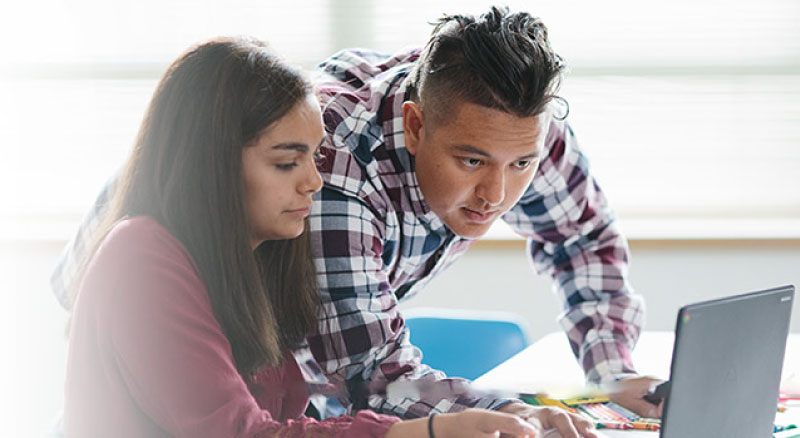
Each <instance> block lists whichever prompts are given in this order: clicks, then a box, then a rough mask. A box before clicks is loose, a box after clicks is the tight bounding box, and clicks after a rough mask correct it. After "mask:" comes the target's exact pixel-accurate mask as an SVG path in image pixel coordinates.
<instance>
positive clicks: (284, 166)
mask: <svg viewBox="0 0 800 438" xmlns="http://www.w3.org/2000/svg"><path fill="white" fill-rule="evenodd" d="M275 167H277V168H278V170H285V171H288V170H292V169H294V168H295V167H297V163H296V162H292V163H285V164H276V165H275Z"/></svg>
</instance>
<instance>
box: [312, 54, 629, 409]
mask: <svg viewBox="0 0 800 438" xmlns="http://www.w3.org/2000/svg"><path fill="white" fill-rule="evenodd" d="M418 54H419V52H418V51H417V50H413V51H409V52H405V53H400V54H397V55H395V56H392V57H388V56H381V55H379V54H376V53H373V52H367V51H343V52H340V53H338V54H336V55H334V56H333V57H332V58H330V59H329V60H327V61H325V62H323V63H322V64H321V65H320V66H319V69H320V70H321V71H322V72H324V73H325V74H326V75H327V76H326V77H325V79H324V80H323V83H322V84H321V85H320V87H319V90H320V94H321V100H322V103H323V107H324V113H323V114H324V116H323V117H324V120H325V126H326V129H327V131H328V133H329V135H328V138H327V139H326V141H325V143H324V144H323V146H322V150H321V153H322V155H323V159H322V161H321V162H320V172H321V174H322V177H323V180H324V181H325V184H324V187H323V189H322V190H321V191H320V193H318V195H317V198H316V202H315V203H314V206H313V207H312V213H311V230H312V239H313V243H314V248H315V251H316V266H317V269H318V270H319V279H320V286H321V293H322V297H323V311H322V315H321V317H320V323H319V326H318V331H317V333H315V334H313V335H312V336H311V337H310V338H309V344H310V346H311V349H312V351H313V353H314V356H315V357H316V358H317V360H318V361H319V363H320V365H321V366H322V368H323V370H324V371H325V373H326V374H327V375H328V377H329V378H330V379H331V380H333V381H334V382H337V383H342V382H346V383H347V384H348V385H349V386H350V387H351V388H352V387H353V386H354V385H360V386H361V387H366V388H369V390H368V391H367V393H366V394H363V395H365V400H358V399H357V397H356V399H355V400H352V401H353V402H355V403H356V406H358V405H359V404H362V403H366V404H368V405H369V407H371V408H372V409H375V410H377V411H380V412H387V413H393V414H395V415H399V416H402V417H407V418H411V417H417V416H424V415H427V414H428V413H430V412H431V411H439V412H446V411H455V410H461V409H464V408H467V407H472V406H477V407H489V408H496V407H498V406H500V405H502V404H504V403H505V402H507V401H504V400H495V399H486V398H464V397H456V396H453V397H445V398H444V399H441V398H436V399H426V398H425V397H423V396H420V397H403V398H399V399H390V397H387V396H386V394H384V393H383V389H385V388H386V385H388V384H389V383H390V382H393V381H397V380H406V379H409V380H428V381H430V385H433V386H437V385H439V386H442V387H443V388H447V387H449V386H454V387H455V386H458V385H454V382H453V381H452V379H445V378H444V376H443V375H442V374H441V373H440V372H438V371H435V370H432V369H430V368H429V367H427V366H425V365H422V364H421V363H420V359H421V354H420V351H419V350H418V349H417V348H415V347H414V346H413V345H412V344H411V343H410V342H409V337H408V332H407V330H406V329H405V327H404V324H403V318H402V315H401V314H400V313H399V312H398V310H397V303H398V301H399V300H403V299H407V298H409V297H411V296H413V295H414V294H416V293H417V292H418V291H419V290H421V289H423V288H424V287H425V285H426V284H427V283H428V282H429V281H430V280H431V279H432V278H433V277H434V276H435V275H436V274H437V273H439V272H441V271H442V270H444V269H445V268H446V267H447V266H449V265H450V264H451V263H452V262H453V261H454V260H455V259H457V258H458V257H459V256H460V255H461V254H463V253H464V252H465V251H466V250H467V248H468V247H469V245H470V244H471V241H470V240H467V239H462V238H460V237H458V236H456V235H454V234H453V232H452V231H450V230H449V229H448V228H447V227H446V226H445V225H444V224H443V223H442V222H441V221H440V220H439V219H438V218H437V217H436V215H435V214H434V213H433V212H431V211H430V209H429V207H428V206H427V204H426V203H425V200H424V199H423V196H422V193H421V192H420V189H419V185H418V183H417V179H416V174H415V172H414V158H413V156H411V155H410V154H409V153H408V151H407V150H406V148H405V142H404V137H403V125H402V122H403V120H402V104H403V102H404V101H405V100H406V99H407V98H408V96H407V91H406V90H407V85H406V81H405V79H406V77H407V76H408V74H409V73H410V70H411V69H412V68H413V65H414V62H415V61H416V59H417V57H418ZM542 157H543V158H542V159H541V163H540V167H539V169H538V170H537V173H536V176H535V177H534V180H533V183H532V184H531V186H530V187H529V188H528V189H527V190H526V192H525V194H524V195H523V197H522V199H521V200H520V202H519V203H518V204H517V205H516V206H515V207H513V208H512V209H511V210H510V211H509V212H508V213H507V214H505V215H504V216H503V220H505V221H506V222H507V223H509V224H510V225H511V226H512V227H513V229H514V230H516V231H517V232H518V233H520V234H521V235H523V236H525V237H527V239H528V248H529V253H530V256H531V259H532V260H533V263H534V266H535V268H536V270H537V271H538V272H540V273H543V272H546V273H548V274H550V275H551V276H552V277H553V278H554V280H555V287H556V289H557V292H558V296H559V297H560V298H561V300H562V305H563V310H564V313H563V314H562V316H561V318H560V321H561V323H562V325H563V326H564V328H565V330H566V332H567V335H568V337H569V340H570V343H571V345H572V348H573V351H574V352H575V354H576V356H577V357H578V359H579V361H580V363H581V365H582V366H583V368H584V370H585V371H586V373H587V379H588V380H590V381H593V382H600V381H610V380H614V379H616V378H619V377H621V376H624V375H627V374H632V373H634V370H633V365H632V363H631V359H630V353H629V352H630V350H631V349H632V348H633V346H634V344H635V342H636V339H637V337H638V334H639V331H640V329H641V327H642V324H643V315H644V313H643V312H644V308H643V302H642V300H641V298H640V297H639V296H638V295H635V294H633V292H632V290H631V288H630V285H629V284H628V283H627V272H626V270H627V261H628V249H627V246H626V242H625V239H624V238H623V237H622V236H621V234H620V233H619V232H618V231H617V229H616V227H615V224H614V219H613V216H612V214H611V212H610V209H609V207H608V205H607V203H606V200H605V197H604V196H603V193H602V192H601V191H600V188H599V187H598V186H597V184H596V182H595V181H594V179H593V178H592V177H591V176H590V174H589V166H588V162H587V160H586V158H585V157H584V155H583V154H582V153H581V151H580V149H579V148H578V144H577V141H576V139H575V136H574V135H573V133H572V130H571V129H570V127H569V126H568V124H567V123H566V122H563V121H554V122H552V124H551V126H550V128H549V131H548V136H547V141H546V146H545V150H544V151H543V154H542ZM445 392H446V391H445ZM426 393H436V394H441V393H443V392H442V391H441V390H435V389H434V390H431V391H426Z"/></svg>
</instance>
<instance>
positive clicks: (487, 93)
mask: <svg viewBox="0 0 800 438" xmlns="http://www.w3.org/2000/svg"><path fill="white" fill-rule="evenodd" d="M435 24H436V27H435V28H434V30H433V33H432V34H431V38H430V40H429V41H428V44H427V45H426V46H425V48H424V49H423V50H422V53H421V54H420V58H419V60H418V61H417V65H416V67H415V69H414V71H413V72H412V73H411V77H410V81H411V82H410V84H409V89H410V92H411V99H412V100H414V101H415V102H417V103H419V104H420V106H421V107H422V108H423V111H424V112H425V115H426V118H427V119H430V118H432V119H433V121H434V123H440V122H445V123H446V119H445V117H446V115H447V114H452V113H453V112H452V108H453V107H454V106H455V105H458V104H461V103H463V102H470V103H474V104H477V105H481V106H485V107H488V108H493V109H498V110H501V111H505V112H507V113H510V114H514V115H516V116H519V117H531V116H536V115H538V114H540V113H541V112H543V111H544V109H545V107H546V106H547V104H548V102H549V101H550V100H552V99H553V98H554V97H556V96H555V93H556V92H557V90H558V86H559V79H560V76H561V72H562V71H563V70H564V68H565V63H564V61H563V59H562V58H561V57H560V56H559V55H557V54H556V53H555V52H554V51H553V50H552V49H551V48H550V43H549V42H548V39H547V28H546V27H545V25H544V23H542V21H541V20H539V19H538V18H536V17H533V16H531V15H530V14H528V13H526V12H516V13H510V12H509V10H508V8H497V7H492V8H491V10H490V11H489V12H487V13H485V14H483V15H481V16H480V17H478V18H477V19H476V18H475V17H474V16H472V15H445V16H444V17H442V18H441V19H439V21H438V22H436V23H435Z"/></svg>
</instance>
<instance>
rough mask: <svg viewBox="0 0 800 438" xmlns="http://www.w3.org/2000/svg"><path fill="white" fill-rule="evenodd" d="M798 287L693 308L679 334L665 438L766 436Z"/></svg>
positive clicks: (685, 312) (681, 319)
mask: <svg viewBox="0 0 800 438" xmlns="http://www.w3.org/2000/svg"><path fill="white" fill-rule="evenodd" d="M793 299H794V287H793V286H783V287H778V288H775V289H769V290H765V291H759V292H753V293H748V294H743V295H737V296H732V297H726V298H722V299H718V300H711V301H705V302H701V303H696V304H691V305H688V306H685V307H683V308H681V310H680V312H678V321H677V324H676V330H675V346H674V350H673V354H672V367H671V371H670V374H671V375H670V388H669V394H668V395H667V398H666V400H665V405H664V415H663V422H662V429H661V437H662V438H695V437H697V438H708V437H726V438H737V437H741V438H769V437H771V436H772V428H773V421H774V420H775V412H776V404H777V401H778V390H779V386H780V378H781V368H782V366H783V356H784V353H785V350H786V337H787V335H788V333H789V322H790V317H791V311H792V300H793Z"/></svg>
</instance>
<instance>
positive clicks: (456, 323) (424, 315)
mask: <svg viewBox="0 0 800 438" xmlns="http://www.w3.org/2000/svg"><path fill="white" fill-rule="evenodd" d="M403 317H404V319H405V323H406V326H407V327H408V328H409V333H410V337H411V343H412V344H414V345H416V346H417V347H418V348H419V349H420V350H422V363H424V364H426V365H428V366H430V367H432V368H434V369H438V370H442V371H444V372H445V373H446V374H447V375H448V376H449V377H463V378H465V379H470V380H473V379H475V378H477V377H479V376H481V375H483V374H484V373H486V372H487V371H489V370H490V369H492V368H494V367H495V366H497V365H499V364H500V363H502V362H503V361H505V360H506V359H508V358H510V357H511V356H513V355H515V354H517V353H518V352H520V351H521V350H522V349H524V348H525V347H527V346H528V344H529V337H528V329H527V324H525V322H524V320H523V319H522V318H521V317H519V316H518V315H515V314H513V313H507V312H482V311H474V310H454V309H438V308H413V309H408V310H405V311H403Z"/></svg>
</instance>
